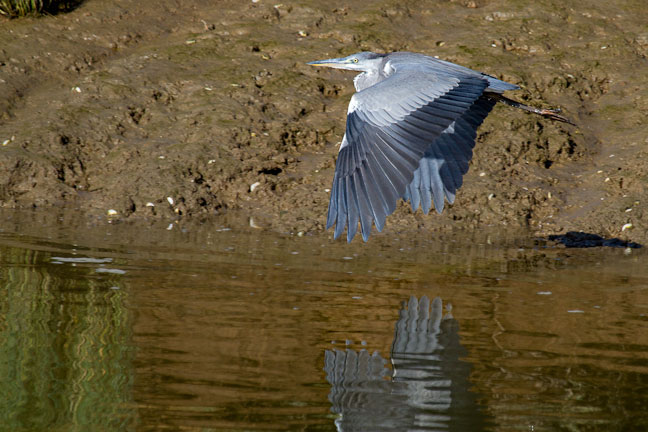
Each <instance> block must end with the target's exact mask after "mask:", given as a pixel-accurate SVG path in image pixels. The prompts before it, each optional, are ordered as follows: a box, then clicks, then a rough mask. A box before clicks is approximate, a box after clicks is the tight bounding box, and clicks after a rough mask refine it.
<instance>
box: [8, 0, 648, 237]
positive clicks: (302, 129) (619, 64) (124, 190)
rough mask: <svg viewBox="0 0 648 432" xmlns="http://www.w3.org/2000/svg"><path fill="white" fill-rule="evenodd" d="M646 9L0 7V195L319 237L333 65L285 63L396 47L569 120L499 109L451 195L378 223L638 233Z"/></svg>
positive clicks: (261, 0) (339, 108)
mask: <svg viewBox="0 0 648 432" xmlns="http://www.w3.org/2000/svg"><path fill="white" fill-rule="evenodd" d="M646 22H648V12H647V11H646V9H645V7H644V5H643V1H642V0H623V1H619V2H614V4H612V3H604V2H599V1H594V0H589V1H587V0H586V1H575V0H563V1H557V0H542V1H537V2H520V1H514V0H511V1H503V2H495V1H488V0H466V1H463V0H461V1H433V2H415V1H378V2H361V1H350V0H349V1H336V0H333V1H326V2H323V1H301V2H284V3H281V4H278V3H273V2H268V1H265V0H258V1H256V2H253V1H222V2H218V4H215V3H214V2H208V1H197V0H193V1H192V0H190V1H185V2H181V3H177V2H170V1H163V2H152V1H132V0H119V1H115V2H110V3H106V2H101V1H99V0H88V1H86V2H84V3H82V4H81V5H80V6H79V7H78V8H77V9H76V10H74V11H73V12H71V13H68V14H61V15H58V16H55V17H43V18H27V19H20V20H0V144H2V145H1V146H0V206H2V207H7V208H13V207H15V208H37V209H43V208H44V209H52V208H61V207H64V208H66V209H70V208H72V209H77V210H78V211H79V213H80V214H84V215H87V216H89V217H96V218H106V219H108V218H111V219H113V220H129V219H140V218H154V219H160V218H161V219H178V218H180V219H181V220H198V221H200V220H202V219H204V218H208V217H210V216H212V215H215V214H223V213H227V212H240V214H245V215H249V217H250V221H251V223H252V224H253V225H254V226H258V227H261V228H265V229H270V230H274V231H280V232H289V233H295V234H297V233H304V234H308V233H317V232H321V231H323V229H324V224H325V218H326V208H327V205H328V188H329V187H330V184H331V182H332V179H333V168H334V164H335V157H336V154H337V146H338V144H339V142H340V140H341V137H342V135H343V132H344V118H345V114H346V107H347V104H348V101H349V98H350V96H351V95H352V93H353V85H352V78H353V73H350V72H343V71H336V70H319V69H315V68H310V67H309V66H307V65H306V64H305V63H306V62H308V61H311V60H316V59H322V58H329V57H338V56H342V55H348V54H350V53H353V52H357V51H361V50H373V51H379V52H388V51H396V50H408V51H416V52H422V53H426V54H428V55H437V56H439V57H440V58H442V59H446V60H450V61H453V62H456V63H459V64H462V65H464V66H468V67H471V68H473V69H476V70H480V71H483V72H486V73H489V74H491V75H494V76H496V77H499V78H501V79H504V80H506V81H509V82H512V83H515V84H518V85H520V86H521V87H522V89H521V90H520V91H517V92H510V93H509V94H508V96H509V97H511V98H514V99H517V100H519V101H522V102H524V103H527V104H530V105H533V106H537V107H540V108H561V109H562V110H563V114H564V115H565V116H567V117H568V118H570V119H571V120H572V121H573V122H574V123H576V124H577V127H574V126H571V125H568V124H564V123H557V122H552V121H550V120H547V119H543V118H540V117H538V116H533V115H530V114H528V113H525V112H522V111H520V110H515V109H513V108H511V107H508V106H503V105H502V104H500V105H502V106H497V107H496V108H495V109H494V112H493V113H492V114H491V115H490V116H489V117H488V118H487V120H486V121H485V123H484V124H483V125H482V127H481V128H480V129H479V133H478V139H477V145H476V148H475V154H474V158H473V161H472V163H471V167H470V171H469V173H468V174H467V176H466V177H465V179H464V186H463V187H462V189H461V190H460V191H459V192H458V194H457V199H456V202H455V204H454V205H451V206H448V207H447V208H446V210H445V211H444V213H443V214H442V215H437V214H430V215H423V214H422V213H421V212H420V210H419V212H417V213H412V212H411V211H410V209H409V207H408V205H406V204H405V203H402V204H401V205H399V207H398V208H397V211H396V212H395V214H394V215H392V216H391V217H389V218H388V220H387V227H386V230H385V231H386V233H384V234H383V235H391V234H398V233H403V232H416V233H418V235H425V236H428V235H429V236H434V235H435V233H438V232H444V231H445V232H448V231H449V230H452V229H457V228H459V229H463V228H465V229H475V228H484V227H510V228H511V229H520V228H522V229H529V230H531V232H532V234H533V235H538V236H547V235H551V234H564V233H566V232H568V231H584V232H588V233H594V234H598V235H601V236H603V237H606V238H608V237H614V238H619V239H621V240H622V241H635V242H638V243H642V244H646V243H647V242H648V228H647V227H648V224H647V222H648V211H647V207H646V205H647V204H648V192H647V188H646V185H647V183H648V127H647V126H646V123H647V122H646V120H647V117H648V87H647V85H646V82H648V80H647V78H648V60H647V59H646V56H647V55H648V28H647V27H646V25H645V23H646ZM329 235H331V234H330V233H329ZM357 241H361V240H357Z"/></svg>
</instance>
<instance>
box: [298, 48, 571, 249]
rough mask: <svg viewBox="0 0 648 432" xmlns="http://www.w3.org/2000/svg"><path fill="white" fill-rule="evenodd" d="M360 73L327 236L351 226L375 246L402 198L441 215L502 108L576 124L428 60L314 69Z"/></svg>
mask: <svg viewBox="0 0 648 432" xmlns="http://www.w3.org/2000/svg"><path fill="white" fill-rule="evenodd" d="M308 64H309V65H313V66H326V67H331V68H336V69H348V70H352V71H357V72H361V73H360V74H358V75H356V76H355V78H354V80H353V84H354V86H355V89H356V91H357V93H355V94H354V95H353V97H352V98H351V102H350V103H349V108H348V111H347V121H346V131H345V134H344V137H343V138H342V143H341V144H340V149H339V154H338V158H337V161H336V164H335V174H334V178H333V186H332V187H331V196H330V201H329V208H328V216H327V221H326V229H329V228H331V227H332V226H333V225H335V231H334V238H336V239H337V238H338V237H339V236H340V235H341V234H342V232H344V228H345V227H346V228H347V241H349V242H350V241H351V240H352V239H353V237H354V236H355V234H356V232H357V230H358V222H359V223H360V229H361V232H362V238H363V240H364V241H367V240H368V239H369V235H370V234H371V226H372V224H375V225H376V229H377V230H378V231H382V229H383V227H384V226H385V219H386V217H387V216H388V215H390V214H391V213H393V212H394V210H395V209H396V204H397V203H398V200H399V199H401V198H402V199H404V200H405V201H409V202H410V204H411V207H412V210H413V211H416V210H417V209H418V208H419V206H420V207H422V209H423V212H425V214H427V213H428V212H429V211H430V209H431V207H432V205H434V208H435V209H436V211H437V212H439V213H441V212H442V211H443V207H444V203H445V200H446V199H447V200H448V202H449V203H450V204H452V203H454V200H455V194H456V192H457V190H458V189H459V188H460V187H461V185H462V183H463V176H464V174H466V172H468V163H469V161H470V159H471V158H472V153H473V147H474V146H475V138H476V136H477V128H478V127H479V126H480V125H481V124H482V122H483V121H484V119H485V118H486V116H487V115H488V113H489V112H490V111H491V109H492V108H493V106H494V105H495V104H496V103H497V102H504V103H506V104H508V105H511V106H514V107H516V108H521V109H524V110H527V111H530V112H533V113H536V114H540V115H542V116H545V117H549V118H551V119H554V120H558V121H562V122H566V123H571V122H570V121H569V120H567V119H566V118H564V117H562V116H560V115H559V114H558V112H559V110H549V109H537V108H533V107H530V106H528V105H524V104H521V103H519V102H516V101H514V100H511V99H508V98H506V97H504V96H503V95H502V93H503V92H504V91H507V90H517V89H519V87H518V86H517V85H515V84H511V83H507V82H504V81H501V80H499V79H497V78H494V77H492V76H490V75H486V74H484V73H481V72H477V71H474V70H472V69H468V68H466V67H463V66H459V65H456V64H454V63H450V62H447V61H443V60H439V59H436V58H434V57H429V56H426V55H423V54H416V53H410V52H393V53H390V54H376V53H373V52H361V53H357V54H353V55H350V56H348V57H342V58H334V59H328V60H319V61H313V62H310V63H308Z"/></svg>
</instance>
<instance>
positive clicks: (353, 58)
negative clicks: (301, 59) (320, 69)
mask: <svg viewBox="0 0 648 432" xmlns="http://www.w3.org/2000/svg"><path fill="white" fill-rule="evenodd" d="M384 56H385V54H376V53H372V52H370V51H364V52H361V53H357V54H352V55H350V56H348V57H342V58H334V59H328V60H318V61H313V62H310V63H308V64H309V65H312V66H326V67H331V68H335V69H348V70H353V71H362V72H369V71H371V70H375V69H378V67H379V65H380V62H381V59H382V58H383V57H384Z"/></svg>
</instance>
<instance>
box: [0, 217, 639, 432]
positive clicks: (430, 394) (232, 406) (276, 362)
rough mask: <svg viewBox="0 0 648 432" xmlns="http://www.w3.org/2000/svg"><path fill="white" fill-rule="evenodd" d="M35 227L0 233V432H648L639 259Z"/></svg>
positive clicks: (426, 239)
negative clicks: (419, 431)
mask: <svg viewBox="0 0 648 432" xmlns="http://www.w3.org/2000/svg"><path fill="white" fill-rule="evenodd" d="M39 217H41V216H33V215H32V216H25V215H20V216H13V217H12V216H7V217H5V220H6V223H5V225H4V229H3V231H2V232H1V233H0V263H1V270H0V278H1V282H0V290H2V291H1V292H0V341H1V345H0V398H1V400H3V403H2V404H1V405H0V407H1V408H0V424H1V425H2V426H0V429H1V430H12V431H21V430H24V431H27V430H30V431H31V430H56V431H68V430H71V431H76V430H78V431H86V430H110V431H116V430H190V431H192V430H195V431H206V430H214V431H221V430H222V431H231V430H247V431H249V430H281V431H285V430H295V431H297V430H299V431H305V430H326V431H333V430H336V429H337V430H347V431H350V430H354V431H361V430H365V431H371V430H390V431H402V430H408V429H409V430H457V431H459V430H487V431H490V430H492V431H495V430H497V431H527V430H528V431H531V430H533V431H545V430H546V431H554V430H605V431H626V430H645V428H647V427H648V414H647V413H646V408H645V407H646V406H648V391H647V390H648V331H647V328H648V258H647V255H646V253H645V251H644V250H643V249H636V250H632V251H628V250H624V249H613V248H593V249H588V250H574V249H569V250H566V249H563V248H559V247H554V246H547V245H545V244H544V243H543V242H538V241H535V240H533V239H529V238H528V237H526V238H525V237H523V236H519V235H518V234H508V235H507V236H505V237H503V236H502V235H501V233H500V234H499V235H498V234H496V233H483V232H478V233H474V234H471V235H470V236H467V235H465V234H463V235H459V234H457V235H455V236H448V237H442V238H439V237H437V236H434V235H432V234H427V233H422V234H421V235H420V237H419V238H418V239H415V240H412V239H406V238H398V237H394V236H392V237H388V236H380V235H379V236H376V238H372V240H371V241H370V242H369V243H367V244H363V243H361V242H355V243H353V244H352V245H347V244H346V243H344V242H333V241H331V240H330V239H329V238H328V237H327V236H324V235H321V236H305V237H296V236H290V235H280V234H276V233H268V232H264V231H261V230H251V229H242V228H240V226H239V225H237V224H233V223H229V222H228V221H215V222H209V223H205V224H204V225H201V226H184V227H183V226H181V225H178V224H173V225H172V226H168V223H164V224H160V225H156V224H152V225H151V224H147V225H144V224H109V223H107V222H106V221H95V222H94V223H92V224H88V223H86V222H85V221H78V220H74V218H72V219H65V218H64V219H63V220H58V221H55V222H51V221H49V219H48V218H42V219H39ZM168 228H171V229H168Z"/></svg>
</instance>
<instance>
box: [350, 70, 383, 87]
mask: <svg viewBox="0 0 648 432" xmlns="http://www.w3.org/2000/svg"><path fill="white" fill-rule="evenodd" d="M383 79H385V78H384V77H382V76H381V75H380V74H379V73H376V72H373V71H371V72H362V73H361V74H358V75H356V76H355V78H353V85H354V86H355V89H356V91H362V90H364V89H366V88H367V87H371V86H372V85H374V84H376V83H379V82H380V81H382V80H383Z"/></svg>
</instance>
